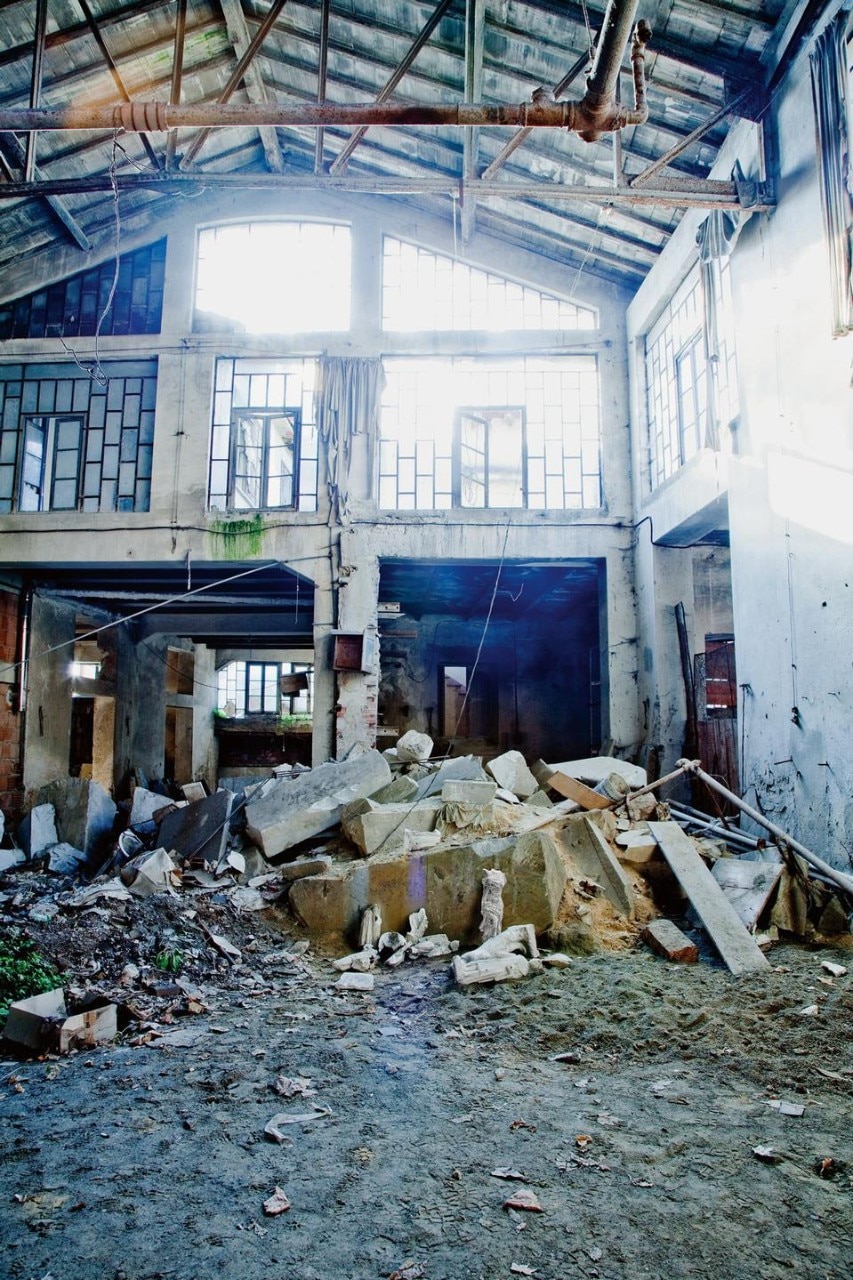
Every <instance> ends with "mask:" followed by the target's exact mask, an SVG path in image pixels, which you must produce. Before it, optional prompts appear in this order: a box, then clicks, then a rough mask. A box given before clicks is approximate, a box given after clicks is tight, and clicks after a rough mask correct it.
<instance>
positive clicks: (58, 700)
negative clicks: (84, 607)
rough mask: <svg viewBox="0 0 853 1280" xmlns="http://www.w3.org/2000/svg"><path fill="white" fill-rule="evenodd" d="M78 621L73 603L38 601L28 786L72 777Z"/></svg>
mask: <svg viewBox="0 0 853 1280" xmlns="http://www.w3.org/2000/svg"><path fill="white" fill-rule="evenodd" d="M75 621H76V610H75V609H74V606H73V605H70V604H64V603H60V602H59V601H57V600H47V599H44V598H43V597H41V596H39V595H35V596H34V597H33V605H32V612H31V615H30V643H29V658H28V662H27V705H26V727H25V731H24V787H25V788H30V787H41V786H44V785H45V784H46V783H48V782H55V781H56V780H57V779H58V778H67V777H68V761H69V755H70V751H71V687H72V682H71V663H72V661H73V659H74V629H75ZM49 651H50V652H49Z"/></svg>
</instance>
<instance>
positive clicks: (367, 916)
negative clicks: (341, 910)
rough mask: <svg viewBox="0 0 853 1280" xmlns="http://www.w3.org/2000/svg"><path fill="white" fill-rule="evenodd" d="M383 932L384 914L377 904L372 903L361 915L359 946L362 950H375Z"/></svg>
mask: <svg viewBox="0 0 853 1280" xmlns="http://www.w3.org/2000/svg"><path fill="white" fill-rule="evenodd" d="M382 932H383V930H382V912H381V911H380V910H379V907H378V906H377V904H376V903H375V902H371V903H370V904H369V905H368V906H366V907H365V908H364V910H363V911H362V913H361V922H360V924H359V926H358V942H359V946H360V947H362V949H364V948H368V947H369V948H374V947H375V946H376V944H377V942H378V941H379V939H380V937H381V936H382Z"/></svg>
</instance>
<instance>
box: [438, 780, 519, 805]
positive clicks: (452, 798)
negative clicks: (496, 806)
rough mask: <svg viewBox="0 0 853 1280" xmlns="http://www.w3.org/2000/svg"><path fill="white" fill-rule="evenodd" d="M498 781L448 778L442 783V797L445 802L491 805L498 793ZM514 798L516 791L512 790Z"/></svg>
mask: <svg viewBox="0 0 853 1280" xmlns="http://www.w3.org/2000/svg"><path fill="white" fill-rule="evenodd" d="M497 791H498V787H497V783H496V782H482V781H480V780H479V779H478V778H467V779H466V778H448V780H447V781H446V782H445V783H443V784H442V787H441V798H442V800H443V801H444V803H445V804H464V805H473V806H477V807H480V806H484V805H489V804H491V803H492V801H493V800H494V799H495V796H496V795H497ZM510 794H511V795H512V796H513V800H515V799H516V797H515V795H514V793H512V792H510Z"/></svg>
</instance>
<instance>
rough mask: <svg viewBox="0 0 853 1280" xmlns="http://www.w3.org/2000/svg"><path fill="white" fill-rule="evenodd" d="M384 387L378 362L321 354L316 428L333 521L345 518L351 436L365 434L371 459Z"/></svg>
mask: <svg viewBox="0 0 853 1280" xmlns="http://www.w3.org/2000/svg"><path fill="white" fill-rule="evenodd" d="M384 386H385V372H384V370H383V368H382V361H381V360H379V359H362V358H357V357H348V356H323V358H322V359H321V361H320V378H319V385H318V388H317V405H318V409H317V426H318V431H319V435H320V441H321V443H322V446H323V452H324V454H325V459H326V486H327V488H328V491H329V508H330V520H332V521H334V522H335V523H338V524H341V523H344V522H345V521H346V519H347V518H348V514H349V488H348V486H349V481H348V477H349V468H350V462H351V458H352V441H353V437H354V436H356V435H367V437H368V445H369V448H368V454H369V456H370V457H371V458H372V456H373V448H372V445H373V442H374V441H375V440H376V438H377V435H378V431H379V408H380V405H381V402H382V390H383V387H384Z"/></svg>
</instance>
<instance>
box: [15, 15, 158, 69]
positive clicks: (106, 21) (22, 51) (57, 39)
mask: <svg viewBox="0 0 853 1280" xmlns="http://www.w3.org/2000/svg"><path fill="white" fill-rule="evenodd" d="M150 11H151V4H150V2H149V0H135V3H133V4H127V5H123V6H121V7H120V8H118V9H114V10H113V11H112V12H111V13H108V14H104V15H103V17H102V18H101V20H100V22H101V27H106V26H113V25H118V24H119V23H122V22H128V21H130V19H131V18H135V17H138V15H139V14H141V13H150ZM86 35H89V24H88V23H87V22H77V23H75V24H74V26H73V27H65V29H64V30H59V31H50V32H48V33H47V36H46V37H45V42H44V47H45V49H55V48H57V47H61V46H62V45H65V44H71V43H72V41H74V40H80V39H81V38H82V37H83V36H86ZM33 47H34V42H33V41H32V40H27V41H25V42H24V43H23V44H18V45H12V47H11V48H9V49H2V50H0V67H7V66H9V65H10V64H11V63H13V62H20V60H21V59H22V58H27V57H30V56H31V55H32V52H33Z"/></svg>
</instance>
